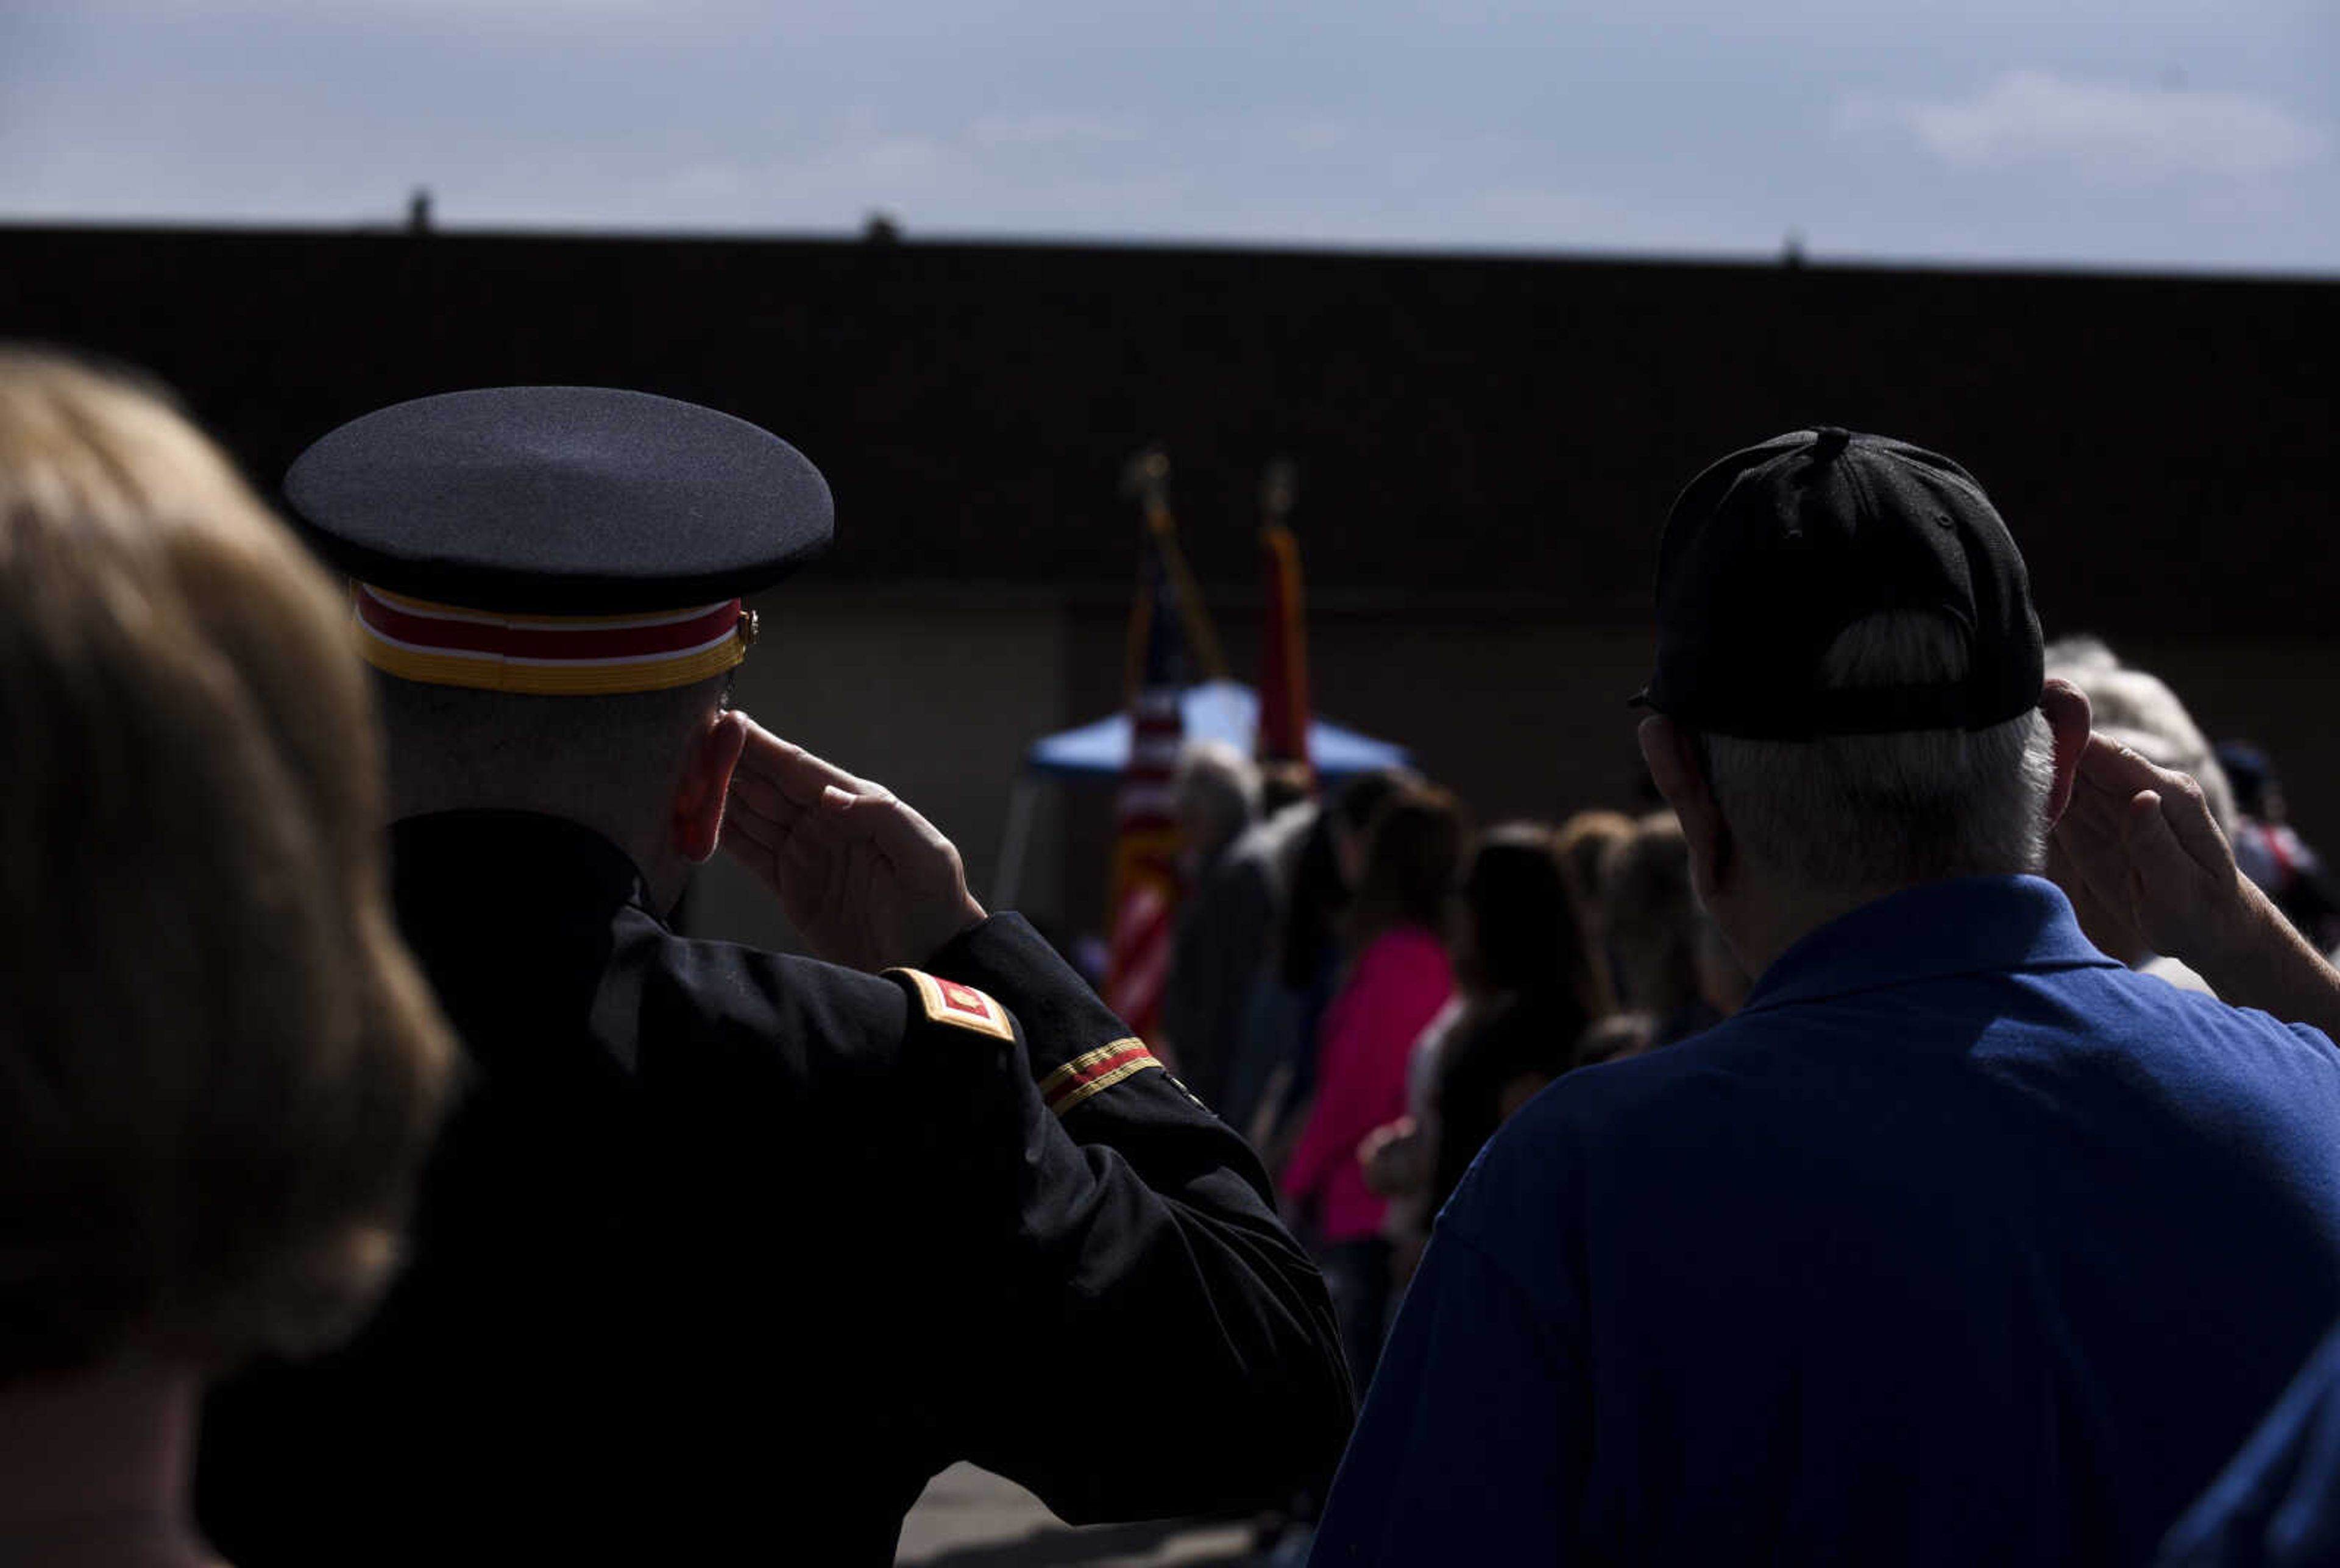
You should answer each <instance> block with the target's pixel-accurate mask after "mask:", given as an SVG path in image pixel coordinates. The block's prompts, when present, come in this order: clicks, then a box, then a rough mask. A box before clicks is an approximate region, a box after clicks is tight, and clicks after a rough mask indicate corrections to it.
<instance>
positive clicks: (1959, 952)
mask: <svg viewBox="0 0 2340 1568" xmlns="http://www.w3.org/2000/svg"><path fill="white" fill-rule="evenodd" d="M2071 968H2102V969H2117V968H2121V965H2120V963H2119V961H2118V960H2117V959H2113V958H2107V957H2105V955H2104V954H2102V953H2100V952H2098V951H2097V949H2096V948H2094V947H2092V946H2091V945H2090V944H2089V942H2088V939H2087V938H2086V937H2084V936H2082V935H2081V934H2080V923H2079V921H2078V920H2077V919H2076V918H2074V917H2073V914H2072V906H2071V903H2070V901H2069V900H2068V899H2067V898H2065V897H2064V892H2063V889H2062V888H2058V887H2057V886H2056V884H2055V883H2053V882H2050V881H2048V879H2047V878H2044V877H1961V878H1955V879H1952V880H1949V881H1944V882H1926V883H1921V884H1919V886H1917V887H1915V888H1903V889H1902V890H1901V891H1899V892H1898V893H1889V894H1887V895H1886V896H1885V897H1884V898H1879V899H1877V900H1876V901H1874V902H1873V903H1868V904H1863V905H1862V906H1861V907H1860V908H1858V909H1855V910H1853V911H1852V912H1851V913H1850V914H1848V915H1840V916H1839V917H1838V918H1835V919H1833V920H1830V921H1829V923H1828V924H1826V925H1824V926H1822V927H1820V928H1819V929H1817V930H1815V931H1812V932H1810V933H1809V934H1808V935H1806V936H1805V937H1803V938H1801V939H1800V940H1799V941H1798V942H1797V943H1796V944H1795V946H1793V947H1791V948H1789V949H1788V950H1787V951H1786V952H1784V953H1782V954H1780V957H1779V958H1777V959H1775V960H1774V961H1773V962H1772V964H1771V967H1770V968H1768V969H1766V970H1764V971H1763V975H1762V978H1760V979H1759V980H1757V981H1756V982H1755V987H1754V989H1753V990H1751V991H1750V992H1749V993H1748V997H1747V1004H1746V1006H1745V1007H1742V1008H1741V1009H1740V1011H1742V1012H1747V1013H1754V1012H1760V1011H1761V1010H1763V1009H1764V1008H1767V1007H1785V1006H1787V1005H1789V1004H1790V1003H1794V1002H1810V1001H1818V1000H1819V999H1821V998H1823V997H1839V996H1843V995H1846V994H1847V993H1849V992H1853V991H1869V990H1876V989H1879V988H1881V987H1888V986H1899V985H1906V984H1909V983H1910V982H1912V981H1917V980H1938V979H1944V978H1948V977H1950V976H1953V975H1978V974H2005V973H2008V972H2009V971H2015V970H2034V971H2037V970H2044V969H2071Z"/></svg>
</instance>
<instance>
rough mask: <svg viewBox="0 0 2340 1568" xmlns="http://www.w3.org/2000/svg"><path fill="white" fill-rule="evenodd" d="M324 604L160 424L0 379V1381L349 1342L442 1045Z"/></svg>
mask: <svg viewBox="0 0 2340 1568" xmlns="http://www.w3.org/2000/svg"><path fill="white" fill-rule="evenodd" d="M346 619H347V615H346V610H345V607H344V606H343V604H342V602H341V600H340V599H339V596H338V595H337V594H336V593H335V591H334V590H333V588H332V584H331V583H330V582H329V581H328V580H327V579H326V578H325V577H324V576H323V575H322V573H321V572H320V571H318V570H317V568H316V567H314V566H313V565H312V564H311V562H310V561H308V559H307V558H306V557H305V555H303V554H302V551H301V549H300V547H299V546H298V545H297V544H296V543H295V542H294V541H293V540H292V537H291V536H290V535H289V534H288V533H286V532H285V531H284V530H283V528H282V527H281V526H280V525H279V524H277V523H276V521H274V520H273V519H272V518H271V517H270V516H269V515H268V513H267V512H266V511H265V510H264V509H263V507H262V506H261V504H260V502H259V501H257V500H256V499H254V497H253V494H252V493H251V491H249V490H248V489H247V488H246V487H245V486H244V484H243V481H241V480H240V479H239V478H238V477H237V476H236V474H235V472H234V471H233V469H232V468H231V467H230V465H229V464H228V462H227V461H226V460H225V459H224V458H223V456H222V455H221V454H220V452H218V451H217V450H216V449H215V448H214V447H213V446H212V444H211V443H210V442H208V441H207V440H205V439H204V438H203V436H202V435H201V434H200V433H198V432H196V431H195V430H194V429H193V427H192V426H191V425H190V424H188V423H187V422H186V421H185V420H183V419H182V418H181V417H180V416H179V415H177V414H176V413H174V412H172V411H171V409H170V408H168V407H167V406H165V404H164V402H161V401H160V400H159V399H158V398H156V397H154V396H153V395H149V394H148V393H145V392H141V391H138V390H135V389H134V388H133V387H131V386H129V385H128V384H126V383H124V382H120V381H117V380H114V379H111V378H109V377H106V376H103V375H100V374H97V373H95V372H92V371H90V370H87V369H85V368H82V367H80V366H77V365H74V364H72V363H69V362H64V361H62V360H59V359H56V358H54V357H51V356H47V355H43V354H36V353H31V352H23V351H11V350H6V349H5V348H0V921H5V925H6V936H5V940H0V1381H5V1380H8V1379H13V1378H17V1377H22V1376H25V1375H30V1374H38V1373H42V1372H49V1371H63V1370H67V1369H70V1368H73V1367H75V1366H79V1365H87V1364H90V1363H93V1362H96V1361H100V1360H103V1359H105V1358H107V1357H109V1356H112V1355H117V1354H123V1353H128V1352H134V1351H136V1352H147V1353H157V1354H163V1355H173V1356H178V1357H185V1358H192V1359H193V1360H195V1361H197V1362H199V1363H201V1364H203V1365H207V1366H212V1367H219V1366H223V1365H228V1364H231V1363H233V1361H235V1360H237V1359H240V1358H241V1357H243V1355H247V1354H249V1353H250V1352H252V1351H254V1350H257V1349H261V1348H270V1349H286V1350H297V1349H302V1348H307V1347H309V1346H312V1345H316V1344H318V1343H321V1342H322V1341H324V1340H326V1339H328V1338H330V1337H331V1336H332V1335H334V1334H336V1333H337V1332H339V1331H341V1330H342V1329H343V1328H345V1327H346V1325H348V1324H349V1323H350V1322H351V1321H352V1319H353V1317H354V1316H355V1315H356V1314H357V1312H358V1311H359V1310H361V1309H362V1307H363V1306H364V1305H366V1304H367V1303H369V1302H370V1301H371V1300H372V1296H373V1295H374V1294H375V1292H376V1291H377V1290H378V1289H379V1288H380V1286H381V1285H382V1281H383V1279H384V1278H385V1277H386V1275H387V1273H388V1271H389V1269H390V1267H391V1265H392V1262H393V1260H394V1258H395V1255H396V1253H397V1241H398V1236H399V1234H400V1230H401V1227H402V1225H403V1222H404V1216H405V1213H406V1210H407V1207H408V1205H409V1203H410V1201H411V1188H412V1185H413V1180H414V1173H415V1170H416V1168H417V1166H418V1163H419V1161H420V1158H421V1153H422V1150H423V1149H424V1147H425V1146H426V1144H427V1142H428V1139H429V1136H430V1134H431V1131H432V1129H433V1128H434V1127H435V1126H436V1124H437V1120H438V1116H439V1113H440V1109H441V1102H442V1100H443V1099H444V1097H445V1092H446V1088H447V1085H448V1081H449V1078H450V1076H451V1072H452V1069H453V1063H454V1057H455V1048H454V1046H453V1043H452V1040H451V1037H450V1035H449V1033H448V1031H447V1028H446V1026H445V1025H444V1023H443V1022H442V1021H441V1018H440V1016H439V1013H438V1010H437V1008H436V1006H435V1005H434V1004H433V1002H432V1001H431V997H430V993H429V992H428V990H427V989H426V988H425V987H424V986H423V984H422V981H421V977H420V976H419V974H418V973H417V972H416V970H415V968H414V967H413V965H412V963H411V960H410V959H409V958H408V957H407V955H406V952H405V950H404V948H402V946H401V945H400V943H399V941H398V938H397V937H396V935H395V933H394V930H393V928H392V923H391V918H390V912H389V908H388V906H387V902H386V899H385V897H384V891H383V886H382V851H381V848H380V842H381V832H380V830H381V804H380V783H379V780H378V778H377V767H376V752H377V742H376V738H375V734H374V729H373V720H372V710H371V708H370V706H369V700H368V696H367V692H366V687H365V682H364V680H363V677H362V672H361V668H360V665H359V662H358V660H357V659H356V657H355V655H354V653H353V652H352V650H351V648H350V646H349V642H348V639H347V633H346Z"/></svg>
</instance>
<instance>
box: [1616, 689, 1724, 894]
mask: <svg viewBox="0 0 2340 1568" xmlns="http://www.w3.org/2000/svg"><path fill="white" fill-rule="evenodd" d="M1639 738H1640V739H1641V760H1642V761H1643V762H1644V763H1646V764H1647V765H1648V767H1649V769H1650V777H1651V779H1653V780H1655V781H1656V783H1657V786H1658V793H1659V794H1661V795H1662V796H1664V797H1665V798H1666V804H1667V805H1669V806H1671V807H1672V808H1673V809H1674V816H1675V817H1676V818H1677V819H1680V820H1681V829H1682V837H1683V838H1684V839H1688V840H1689V841H1690V866H1691V881H1692V884H1693V885H1694V886H1695V887H1696V888H1697V889H1698V897H1699V901H1700V903H1701V904H1703V905H1705V906H1706V907H1707V908H1710V909H1711V908H1713V907H1714V895H1715V893H1716V892H1717V891H1718V890H1719V889H1720V888H1721V886H1722V883H1723V880H1724V878H1727V877H1728V876H1729V875H1730V824H1729V823H1727V822H1725V821H1724V820H1723V819H1722V813H1721V812H1720V810H1718V809H1716V808H1715V804H1714V791H1713V790H1711V789H1709V788H1708V787H1707V782H1706V775H1705V773H1704V772H1702V771H1701V770H1700V768H1699V765H1698V749H1697V748H1696V747H1695V746H1694V745H1692V744H1691V736H1690V731H1688V730H1687V729H1683V728H1682V727H1681V725H1679V724H1676V723H1675V722H1674V721H1673V720H1672V719H1669V718H1667V717H1666V716H1665V715H1664V714H1662V713H1653V714H1651V716H1650V717H1649V718H1647V719H1642V720H1641V731H1640V737H1639Z"/></svg>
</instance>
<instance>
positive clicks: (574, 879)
mask: <svg viewBox="0 0 2340 1568" xmlns="http://www.w3.org/2000/svg"><path fill="white" fill-rule="evenodd" d="M390 865H391V880H392V887H393V888H395V889H396V890H397V895H398V899H399V902H400V903H401V905H404V904H405V903H406V902H407V901H408V900H409V899H411V898H416V897H418V896H420V897H422V898H445V897H447V896H449V893H450V890H451V889H452V890H460V896H461V897H463V898H470V899H477V900H479V901H480V902H481V904H482V905H485V906H488V907H492V908H499V909H503V910H509V909H510V908H511V907H512V906H513V905H515V904H545V905H549V906H550V907H552V908H559V909H574V910H590V911H592V912H594V913H596V914H599V915H608V914H610V913H611V912H613V911H615V910H616V909H618V908H620V907H622V906H624V905H626V904H634V905H638V906H640V908H643V909H645V910H649V908H650V902H649V891H648V889H647V888H645V887H644V886H643V884H642V875H641V872H640V870H638V869H637V868H635V866H634V862H633V859H632V858H631V857H630V856H629V855H627V853H626V852H625V851H624V850H623V849H619V848H618V847H617V846H616V845H615V844H612V843H611V842H610V840H609V839H605V838H603V837H602V836H601V835H600V834H599V833H596V832H595V831H593V829H590V828H588V827H586V826H584V825H583V824H582V823H579V822H572V821H570V820H569V819H567V818H565V817H549V816H546V815H544V814H542V813H540V812H536V811H502V810H466V811H433V812H430V813H428V814H426V815H423V816H420V817H403V818H401V819H399V820H397V821H396V822H393V823H392V824H391V827H390ZM652 913H655V911H652Z"/></svg>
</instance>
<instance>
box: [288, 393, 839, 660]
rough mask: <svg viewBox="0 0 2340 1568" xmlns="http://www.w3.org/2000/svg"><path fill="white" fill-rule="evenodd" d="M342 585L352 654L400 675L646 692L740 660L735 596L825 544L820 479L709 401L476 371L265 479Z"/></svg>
mask: <svg viewBox="0 0 2340 1568" xmlns="http://www.w3.org/2000/svg"><path fill="white" fill-rule="evenodd" d="M284 494H285V499H286V501H287V502H288V503H289V504H290V506H291V508H292V512H293V515H294V517H295V519H296V520H297V521H298V522H299V523H300V524H301V525H302V528H303V530H304V531H306V533H307V534H308V535H309V537H310V539H311V540H312V542H313V543H314V544H315V546H316V548H317V549H318V551H320V553H322V555H323V556H324V557H325V558H326V560H327V561H329V562H331V563H332V565H333V566H335V567H336V568H338V569H339V570H341V571H343V572H344V573H346V574H347V575H348V576H349V577H350V578H351V579H352V581H353V583H354V585H355V586H354V589H353V600H354V604H355V609H356V620H357V630H358V634H359V646H360V649H361V651H362V652H363V654H364V655H365V657H366V659H367V660H369V661H370V662H372V664H374V665H375V666H376V667H378V668H380V669H382V670H386V671H387V672H389V673H390V674H392V675H396V676H400V677H402V678H404V679H407V680H421V681H428V682H432V683H436V684H441V685H452V686H470V687H477V688H481V689H483V690H495V691H515V692H530V693H537V694H547V695H561V694H575V695H591V694H598V693H608V692H620V691H653V690H664V689H666V688H669V687H674V686H683V685H688V684H689V683H690V682H692V681H696V680H706V679H708V678H709V677H710V676H713V675H716V674H719V673H721V672H722V671H723V670H729V669H730V668H731V667H732V666H734V665H736V664H738V663H739V661H740V660H741V659H742V658H744V657H745V656H746V650H747V646H748V644H749V642H751V641H752V640H754V637H755V620H754V616H753V614H752V613H751V612H749V611H747V610H743V608H742V607H741V604H740V596H741V595H743V594H747V593H751V592H753V591H755V590H758V589H760V588H766V587H769V586H770V585H771V584H772V583H774V582H777V581H779V580H780V579H781V578H783V577H785V576H787V575H788V572H789V571H793V570H794V569H795V568H796V567H798V566H799V565H801V564H802V563H803V562H805V561H808V560H809V559H810V558H812V557H813V556H815V555H818V553H820V551H822V550H824V549H826V548H827V547H828V541H829V539H830V536H831V534H832V532H833V530H834V521H833V520H834V512H833V509H832V506H831V503H830V500H829V492H828V483H827V481H824V480H823V479H822V478H821V476H820V471H819V470H818V469H817V468H815V467H814V466H813V465H812V463H811V462H810V461H808V460H807V459H806V457H805V456H804V454H803V453H802V452H798V451H797V449H796V448H794V447H792V446H790V445H789V444H788V442H785V441H782V440H781V439H780V438H779V437H778V436H776V435H774V434H772V433H771V432H769V431H767V430H763V429H761V428H759V427H758V426H756V425H753V424H750V423H749V422H747V421H745V420H740V419H735V418H733V417H732V416H730V415H729V414H725V413H719V412H716V411H715V410H713V409H708V408H701V407H699V406H698V405H697V404H695V403H687V402H678V401H676V400H675V399H672V398H664V397H657V396H654V395H652V394H650V393H649V392H622V391H618V390H615V389H612V388H606V387H491V388H485V389H482V390H480V391H475V392H449V393H445V394H443V395H441V396H438V397H426V398H418V399H415V400H414V401H412V402H402V403H396V404H393V405H392V406H391V407H389V408H385V409H381V410H378V411H376V412H372V413H370V414H366V415H363V416H362V417H361V418H358V419H355V420H352V421H351V422H349V423H347V424H345V425H342V427H341V428H340V429H338V430H335V431H333V432H332V433H330V434H328V435H326V436H324V437H323V438H322V439H321V440H320V441H318V442H316V443H315V444H314V445H312V447H310V448H309V450H308V451H306V452H302V454H301V456H300V458H299V459H298V460H296V461H294V463H293V464H292V469H291V470H290V471H288V472H287V473H286V474H285V476H284Z"/></svg>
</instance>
